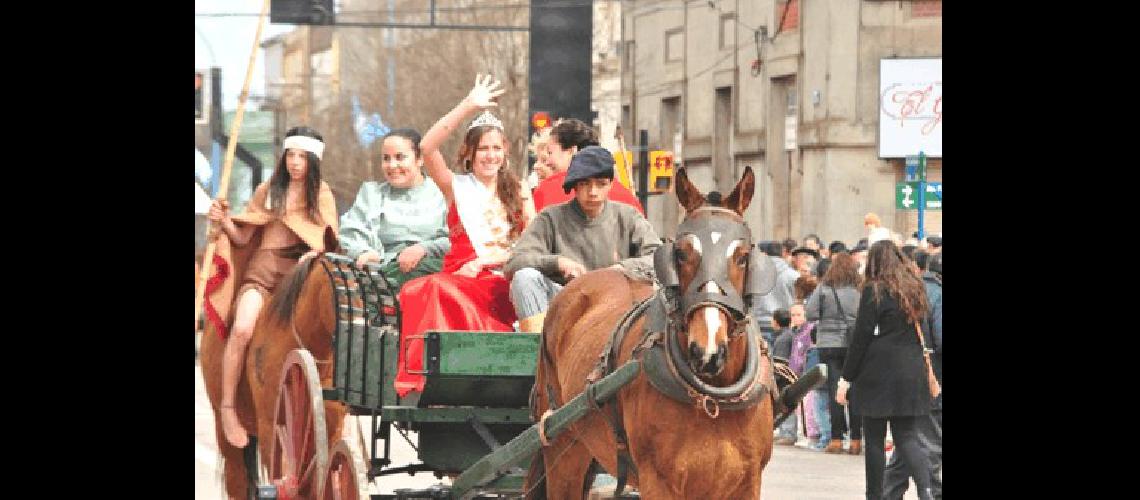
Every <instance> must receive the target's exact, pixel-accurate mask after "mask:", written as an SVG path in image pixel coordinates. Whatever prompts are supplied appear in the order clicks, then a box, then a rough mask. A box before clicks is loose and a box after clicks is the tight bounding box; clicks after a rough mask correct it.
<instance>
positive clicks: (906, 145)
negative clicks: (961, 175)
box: [879, 58, 942, 158]
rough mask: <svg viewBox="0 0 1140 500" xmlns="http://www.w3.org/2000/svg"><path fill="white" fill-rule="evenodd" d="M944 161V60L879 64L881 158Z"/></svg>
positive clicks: (909, 60)
mask: <svg viewBox="0 0 1140 500" xmlns="http://www.w3.org/2000/svg"><path fill="white" fill-rule="evenodd" d="M919 151H922V152H925V153H926V156H928V157H934V158H941V157H942V59H941V58H928V59H880V60H879V157H880V158H902V157H904V156H908V155H917V154H918V152H919Z"/></svg>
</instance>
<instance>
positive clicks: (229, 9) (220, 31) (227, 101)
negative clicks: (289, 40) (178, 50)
mask: <svg viewBox="0 0 1140 500" xmlns="http://www.w3.org/2000/svg"><path fill="white" fill-rule="evenodd" d="M262 2H263V0H194V13H195V14H202V13H247V14H253V15H252V16H244V17H204V16H194V68H195V69H207V68H209V67H211V66H218V67H220V68H222V107H223V108H224V109H225V110H226V111H232V110H235V109H237V104H238V94H240V93H241V85H242V83H243V82H244V81H245V72H246V68H247V66H248V65H249V53H250V50H252V49H253V35H254V34H256V33H257V21H258V18H257V14H258V13H260V12H261V5H262ZM293 28H294V26H293V25H288V24H270V23H269V16H268V15H267V16H266V19H265V27H264V28H262V30H261V40H266V39H269V38H272V37H273V36H274V35H278V34H281V33H287V32H289V31H292V30H293ZM211 49H212V50H211ZM257 51H258V52H257V60H256V61H255V62H254V68H253V80H252V81H251V82H250V84H249V92H250V93H251V94H254V95H261V94H264V93H265V51H263V50H262V49H261V48H258V49H257ZM254 104H255V103H254V102H252V101H250V102H248V103H246V106H247V108H246V109H256V107H255V108H249V107H248V106H250V105H254Z"/></svg>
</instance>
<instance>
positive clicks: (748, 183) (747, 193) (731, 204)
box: [724, 166, 756, 216]
mask: <svg viewBox="0 0 1140 500" xmlns="http://www.w3.org/2000/svg"><path fill="white" fill-rule="evenodd" d="M755 188H756V177H755V176H754V175H753V174H752V167H750V166H745V167H744V175H743V176H742V177H741V178H740V182H737V183H736V189H733V190H732V194H730V195H728V198H727V199H725V200H724V208H727V209H730V210H735V211H736V213H738V214H740V215H741V216H744V211H745V210H747V209H748V204H749V203H752V193H753V192H754V191H755Z"/></svg>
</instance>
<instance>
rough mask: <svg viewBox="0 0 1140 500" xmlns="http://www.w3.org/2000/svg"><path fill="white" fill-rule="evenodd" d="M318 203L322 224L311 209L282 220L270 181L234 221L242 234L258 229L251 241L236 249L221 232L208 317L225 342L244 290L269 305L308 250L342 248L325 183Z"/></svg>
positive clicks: (208, 295)
mask: <svg viewBox="0 0 1140 500" xmlns="http://www.w3.org/2000/svg"><path fill="white" fill-rule="evenodd" d="M317 203H318V211H319V212H320V215H321V221H314V220H312V219H311V218H310V217H309V215H308V212H309V210H308V206H306V205H301V206H297V207H290V208H289V209H287V210H286V211H285V215H284V216H283V217H280V216H277V215H276V214H274V213H273V212H272V211H271V210H270V208H269V183H268V182H265V183H262V184H261V185H260V186H258V187H257V190H255V191H254V193H253V197H252V198H251V199H250V200H249V203H248V204H247V205H246V210H245V213H243V214H241V215H235V216H233V217H232V219H233V221H234V225H236V226H238V229H239V230H243V229H244V228H245V227H248V226H256V230H255V231H254V234H253V235H252V236H251V237H250V239H249V242H247V243H246V244H245V245H243V246H237V245H234V244H233V243H232V242H231V241H230V239H229V236H228V235H226V233H225V231H219V234H218V239H217V246H216V249H215V252H214V268H215V269H214V274H213V275H212V276H210V279H209V280H208V281H207V282H206V318H207V319H208V320H209V321H210V323H211V324H212V325H213V327H214V329H215V330H216V331H217V332H218V333H219V334H220V335H221V336H222V338H226V337H227V336H228V334H229V330H228V327H229V325H230V324H232V323H233V312H232V310H233V309H234V307H233V303H234V300H235V299H237V298H238V297H240V296H241V293H242V292H244V291H245V290H246V289H248V288H253V289H255V290H257V291H258V292H259V293H261V295H262V296H263V297H264V299H265V303H269V299H270V297H271V296H272V295H273V291H274V289H275V288H276V287H277V284H278V283H280V282H281V279H282V278H283V277H284V276H285V274H287V273H288V272H290V271H291V270H292V269H293V266H295V265H296V264H297V260H298V259H299V258H300V257H301V256H302V255H304V254H305V252H308V251H309V250H317V251H322V252H332V251H336V250H337V237H336V235H337V230H338V228H339V227H338V226H339V224H338V222H339V219H338V217H337V212H336V202H335V200H334V199H333V195H332V190H331V189H330V188H329V185H328V184H327V183H325V182H324V181H321V187H320V193H319V194H318V196H317ZM235 290H236V293H235Z"/></svg>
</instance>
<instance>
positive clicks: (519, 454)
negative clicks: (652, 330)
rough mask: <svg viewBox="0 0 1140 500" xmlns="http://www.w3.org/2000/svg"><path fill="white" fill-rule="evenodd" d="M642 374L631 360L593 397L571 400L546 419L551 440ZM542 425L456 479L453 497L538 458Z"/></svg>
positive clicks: (604, 381)
mask: <svg viewBox="0 0 1140 500" xmlns="http://www.w3.org/2000/svg"><path fill="white" fill-rule="evenodd" d="M640 371H641V362H640V361H638V360H631V361H629V362H628V363H626V364H625V365H623V366H622V367H621V368H618V369H617V370H616V371H614V372H613V373H611V374H609V375H607V376H606V377H604V378H602V379H601V380H599V381H598V382H597V383H595V384H594V386H593V387H594V391H593V393H592V394H591V391H589V390H587V391H583V392H582V393H581V394H579V395H578V396H577V397H575V398H574V399H572V400H570V402H568V403H566V404H565V405H564V406H562V408H559V409H558V410H557V411H555V412H554V413H553V414H551V415H550V417H549V418H547V419H546V436H547V438H548V439H551V440H553V439H554V438H555V437H557V436H558V435H559V434H561V433H562V431H563V430H565V429H566V428H567V427H568V426H569V425H570V424H572V423H574V422H576V421H578V420H579V419H581V418H582V417H584V416H586V413H587V412H589V411H590V409H591V407H592V406H597V405H600V404H602V403H604V402H605V401H607V400H609V399H610V398H611V397H613V395H614V394H617V391H618V390H619V389H621V388H622V387H624V386H626V385H627V384H629V383H630V382H632V381H633V379H634V378H635V377H637V374H638V373H639V372H640ZM591 395H592V396H593V398H594V402H593V404H591V403H590V402H589V401H588V400H587V399H588V398H589V397H590V396H591ZM539 425H540V423H535V424H534V425H532V426H530V428H528V429H527V430H525V431H523V433H522V434H519V435H518V436H517V437H515V438H514V439H512V440H510V442H508V443H507V444H505V445H503V446H502V447H501V448H499V449H497V450H495V451H494V452H492V453H491V454H489V455H487V456H485V457H483V458H482V459H481V460H479V461H478V462H476V463H475V465H472V466H471V467H470V468H469V469H467V470H466V471H464V472H463V474H460V475H459V477H457V478H455V482H454V483H452V485H451V497H452V498H460V499H463V498H467V497H468V496H469V495H471V494H473V493H476V488H478V487H480V486H483V485H486V484H488V483H490V482H491V481H494V480H495V478H497V477H499V476H500V475H503V474H506V473H507V472H509V471H510V469H511V468H512V467H515V466H517V465H519V464H520V463H522V462H523V461H525V460H526V459H528V458H530V457H532V456H534V454H535V453H537V452H538V451H539V450H541V449H542V443H541V442H540V441H539V439H538V426H539Z"/></svg>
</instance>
